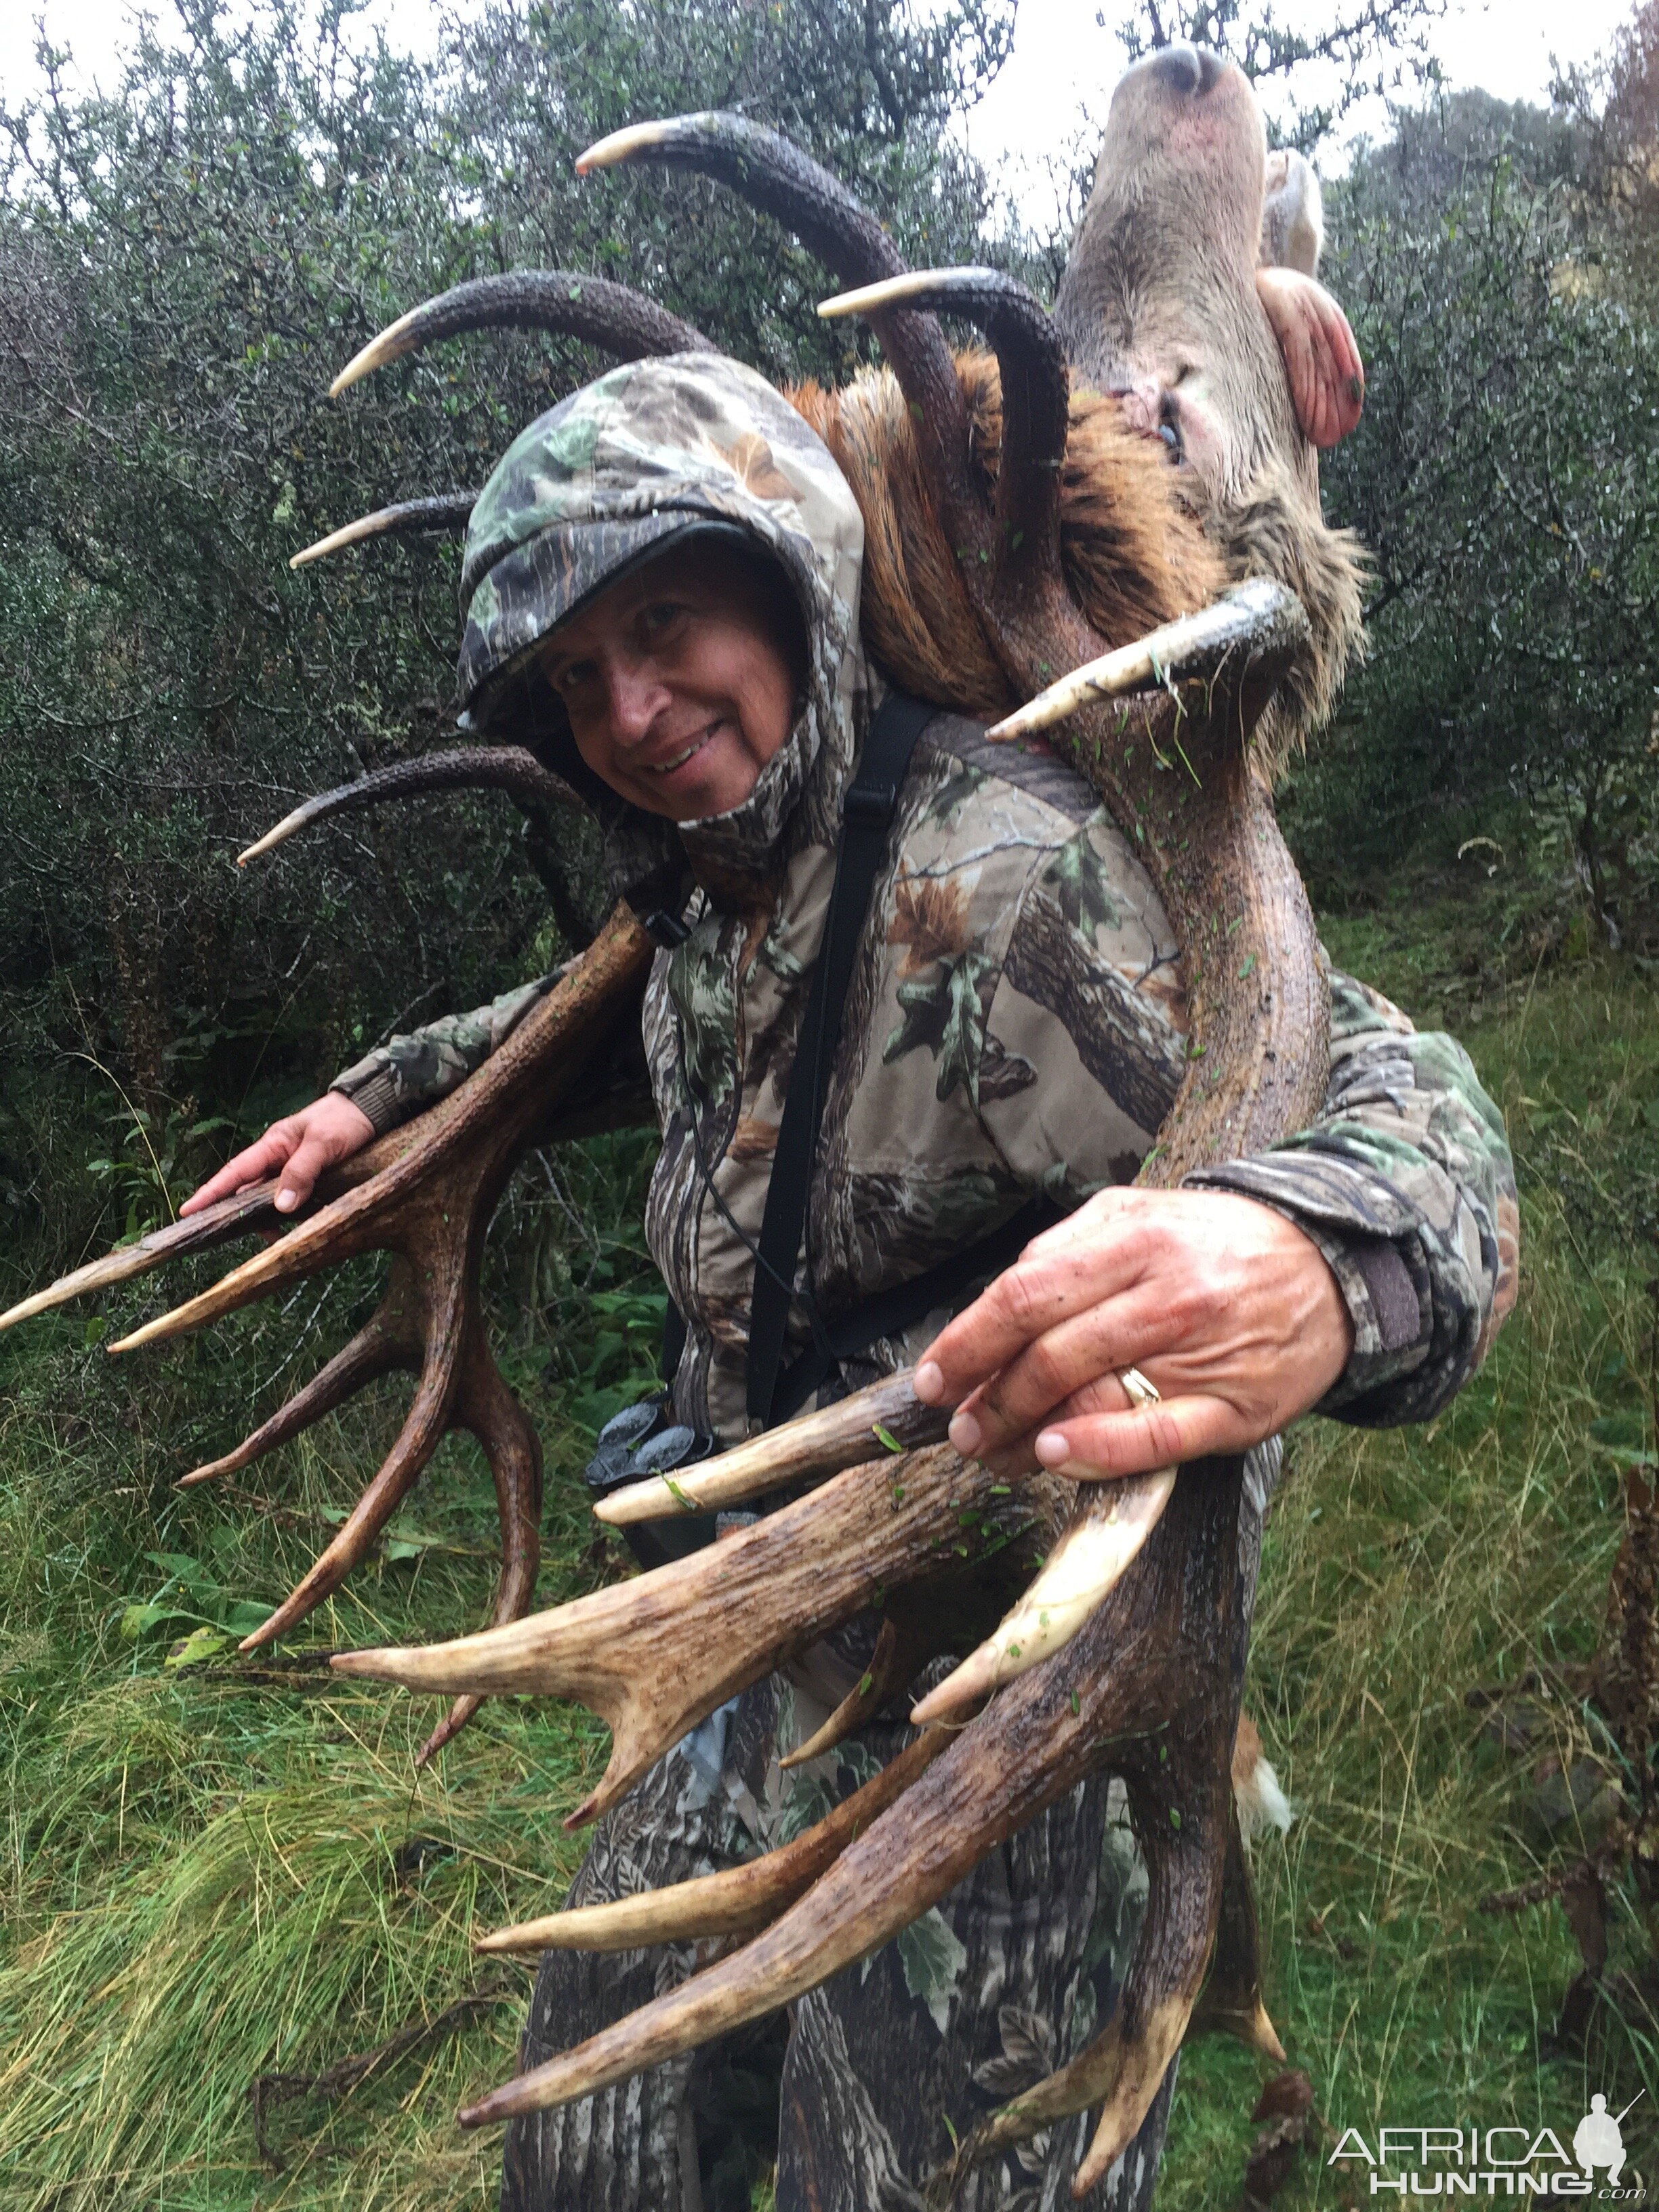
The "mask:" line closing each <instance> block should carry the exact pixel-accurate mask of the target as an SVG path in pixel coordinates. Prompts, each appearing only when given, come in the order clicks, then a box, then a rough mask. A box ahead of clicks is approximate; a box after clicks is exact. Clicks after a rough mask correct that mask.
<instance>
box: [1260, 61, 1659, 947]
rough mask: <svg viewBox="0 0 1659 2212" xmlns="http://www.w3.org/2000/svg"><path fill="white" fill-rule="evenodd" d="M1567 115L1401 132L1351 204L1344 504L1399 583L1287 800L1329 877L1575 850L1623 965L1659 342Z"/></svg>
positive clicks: (1332, 502) (1341, 269)
mask: <svg viewBox="0 0 1659 2212" xmlns="http://www.w3.org/2000/svg"><path fill="white" fill-rule="evenodd" d="M1593 169H1594V164H1593V162H1592V161H1591V159H1590V156H1589V151H1588V142H1587V140H1586V137H1585V134H1584V132H1583V130H1582V129H1580V128H1579V127H1577V125H1575V124H1574V122H1573V121H1572V119H1571V117H1569V116H1568V115H1567V114H1565V112H1561V113H1559V114H1558V115H1556V116H1555V117H1553V118H1550V117H1546V116H1543V115H1541V114H1540V113H1539V112H1536V111H1532V110H1527V109H1524V108H1517V109H1513V110H1504V109H1503V108H1501V107H1499V106H1498V105H1497V103H1495V102H1492V101H1490V100H1486V97H1485V95H1483V94H1463V95H1460V96H1459V97H1458V98H1457V99H1455V100H1450V101H1448V102H1446V103H1444V104H1443V105H1442V106H1439V107H1438V108H1437V109H1434V110H1431V111H1429V112H1425V113H1423V114H1420V115H1415V116H1407V117H1402V118H1400V119H1399V123H1398V128H1397V132H1396V136H1395V139H1394V141H1393V142H1392V143H1390V144H1389V145H1388V146H1386V147H1383V148H1380V149H1373V150H1371V151H1369V152H1367V153H1365V154H1364V155H1363V156H1362V157H1361V158H1360V159H1358V161H1356V163H1355V165H1354V167H1353V169H1352V173H1351V174H1350V175H1349V177H1348V178H1347V179H1346V182H1345V183H1344V184H1343V185H1341V187H1340V190H1339V191H1336V192H1334V194H1332V195H1331V199H1332V207H1331V215H1332V221H1333V227H1334V234H1335V237H1336V240H1337V245H1338V251H1337V254H1336V257H1335V259H1334V265H1333V268H1332V270H1331V272H1330V273H1331V278H1332V282H1333V283H1334V287H1335V289H1336V290H1337V291H1338V293H1339V295H1340V297H1341V298H1342V300H1343V301H1344V302H1345V304H1346V307H1347V309H1348V312H1349V314H1350V316H1351V317H1352V319H1353V322H1354V324H1355V326H1356V329H1357V331H1358V335H1359V338H1360V343H1361V349H1362V351H1363V352H1364V355H1365V357H1366V362H1367V379H1368V384H1367V405H1366V411H1365V416H1364V422H1362V424H1361V426H1360V428H1359V431H1358V434H1357V435H1356V436H1355V437H1354V438H1353V439H1352V441H1350V443H1349V444H1348V445H1347V446H1346V447H1343V448H1341V449H1340V450H1339V451H1338V452H1337V453H1335V454H1334V455H1332V456H1331V457H1330V458H1329V459H1328V463H1327V465H1326V485H1327V496H1328V504H1329V506H1330V507H1331V508H1332V509H1333V511H1334V513H1336V514H1337V515H1338V516H1340V519H1342V520H1346V521H1350V522H1352V523H1353V524H1354V525H1355V526H1357V527H1358V530H1359V532H1360V534H1361V536H1362V538H1364V541H1365V544H1366V545H1367V547H1368V548H1369V550H1370V554H1371V556H1372V559H1373V561H1374V562H1375V566H1376V586H1375V590H1374V593H1373V596H1372V600H1371V605H1370V636H1371V660H1370V667H1369V668H1368V669H1367V670H1366V671H1365V672H1364V676H1363V678H1361V680H1360V681H1359V682H1358V683H1357V684H1355V685H1353V686H1352V688H1351V690H1350V692H1349V696H1348V700H1347V702H1346V708H1345V711H1344V714H1343V719H1342V721H1341V724H1340V726H1339V727H1338V729H1337V730H1336V731H1334V732H1333V733H1332V734H1331V737H1330V738H1329V739H1328V741H1327V742H1326V744H1325V745H1324V746H1323V748H1322V757H1320V758H1319V759H1317V760H1316V763H1314V766H1313V768H1312V770H1311V772H1310V774H1309V775H1307V776H1306V777H1304V778H1303V779H1302V780H1301V783H1300V787H1299V788H1298V790H1297V793H1296V794H1295V797H1294V799H1293V801H1292V811H1291V819H1292V821H1293V822H1294V823H1295V824H1296V825H1297V836H1298V838H1299V843H1300V848H1301V849H1302V850H1303V851H1304V853H1306V854H1309V855H1310V858H1311V860H1312V861H1313V865H1314V866H1315V868H1316V871H1317V870H1318V869H1319V867H1320V866H1321V865H1323V866H1324V867H1325V869H1326V871H1327V876H1329V875H1330V874H1331V873H1333V872H1334V870H1335V869H1336V868H1337V867H1338V866H1342V865H1346V864H1348V863H1351V861H1352V858H1353V857H1354V854H1355V848H1358V850H1359V853H1360V854H1361V855H1363V856H1369V855H1375V856H1376V857H1377V858H1378V859H1383V858H1385V857H1386V856H1387V855H1389V854H1391V853H1392V852H1394V851H1395V850H1397V848H1398V845H1399V842H1400V839H1401V835H1402V831H1403V834H1404V835H1405V836H1407V837H1408V838H1409V837H1410V836H1413V835H1414V834H1418V833H1419V831H1420V830H1421V829H1422V828H1423V827H1425V825H1426V823H1427V817H1430V816H1431V815H1437V816H1438V817H1440V821H1441V825H1442V833H1443V834H1444V831H1445V830H1446V829H1452V830H1454V831H1455V833H1456V834H1459V835H1462V834H1464V833H1466V832H1467V831H1468V830H1469V829H1478V830H1480V831H1486V832H1492V831H1496V832H1497V834H1498V836H1499V838H1500V840H1501V839H1503V838H1504V836H1507V835H1508V834H1509V832H1508V830H1507V829H1506V826H1505V824H1506V822H1507V821H1509V820H1511V819H1514V818H1515V817H1522V819H1523V820H1524V821H1525V822H1526V823H1528V829H1525V830H1522V835H1527V834H1530V835H1532V836H1534V837H1535V836H1537V835H1538V834H1539V833H1540V832H1548V831H1551V830H1553V829H1559V831H1560V832H1561V833H1562V836H1561V842H1562V843H1563V844H1564V845H1565V848H1566V855H1565V856H1566V857H1567V858H1568V859H1569V860H1570V862H1571V866H1573V868H1574V869H1576V871H1577V873H1578V875H1579V876H1580V878H1582V881H1583V886H1584V890H1585V891H1586V893H1587V894H1588V897H1589V903H1590V905H1591V907H1592V908H1593V909H1594V911H1595V913H1596V914H1597V915H1599V916H1601V921H1602V926H1603V927H1605V928H1606V930H1607V933H1609V936H1610V938H1611V939H1612V941H1613V942H1615V943H1616V942H1618V941H1619V939H1620V936H1621V934H1632V935H1635V936H1638V937H1639V936H1641V935H1643V934H1644V933H1650V932H1651V931H1652V930H1653V929H1654V928H1655V927H1656V924H1659V913H1656V907H1659V720H1656V711H1655V710H1656V701H1659V691H1656V675H1659V670H1656V665H1655V660H1654V652H1653V641H1654V638H1655V635H1656V634H1659V326H1656V324H1655V322H1654V320H1653V319H1652V317H1651V316H1650V313H1649V312H1648V309H1647V305H1646V303H1645V301H1644V300H1642V299H1641V298H1640V297H1638V295H1635V294H1633V293H1632V290H1631V289H1630V288H1629V287H1627V286H1626V284H1624V283H1622V282H1621V281H1620V276H1619V271H1618V264H1617V263H1616V261H1615V260H1613V258H1611V257H1610V256H1609V254H1608V252H1607V244H1608V241H1609V238H1610V231H1609V219H1608V216H1607V204H1606V202H1605V198H1601V199H1598V198H1597V197H1595V196H1594V195H1593V193H1592V192H1591V191H1590V189H1589V181H1588V180H1589V179H1590V177H1591V175H1592V172H1593Z"/></svg>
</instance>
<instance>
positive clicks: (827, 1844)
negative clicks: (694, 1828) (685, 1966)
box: [474, 1729, 951, 1951]
mask: <svg viewBox="0 0 1659 2212" xmlns="http://www.w3.org/2000/svg"><path fill="white" fill-rule="evenodd" d="M949 1741H951V1739H950V1736H949V1735H948V1733H947V1732H946V1731H945V1729H927V1732H926V1733H925V1734H924V1735H919V1736H918V1737H917V1738H916V1740H915V1742H914V1743H913V1744H910V1745H908V1746H907V1747H906V1748H905V1749H904V1750H903V1751H901V1752H900V1753H898V1754H897V1755H896V1757H895V1758H893V1759H889V1761H888V1762H887V1764H886V1765H885V1766H884V1767H883V1768H882V1770H881V1771H880V1773H879V1774H874V1775H872V1776H871V1778H870V1779H869V1781H868V1782H866V1784H864V1786H863V1787H862V1788H861V1789H860V1790H854V1792H853V1795H852V1796H850V1797H844V1798H843V1799H842V1802H841V1803H840V1804H839V1805H837V1806H836V1808H835V1809H834V1810H833V1811H832V1812H829V1813H828V1814H825V1815H824V1817H823V1820H819V1821H817V1822H816V1823H815V1824H814V1825H813V1826H811V1827H810V1828H808V1829H806V1830H805V1832H803V1833H802V1834H800V1835H799V1836H797V1837H796V1838H794V1840H793V1842H792V1843H788V1844H783V1845H782V1846H781V1848H780V1849H779V1850H775V1851H768V1852H766V1853H765V1854H764V1855H763V1857H760V1858H757V1859H749V1860H746V1861H745V1862H744V1864H743V1865H741V1866H736V1867H728V1868H726V1869H725V1870H724V1871H723V1872H721V1873H720V1874H709V1875H698V1876H697V1877H696V1879H695V1880H694V1881H682V1882H675V1883H672V1884H671V1885H670V1887H668V1888H666V1889H653V1890H647V1891H646V1892H645V1893H643V1894H642V1895H641V1896H637V1897H622V1898H618V1899H616V1900H615V1901H614V1902H613V1903H611V1904H609V1905H579V1906H577V1907H575V1908H574V1909H573V1910H570V1911H564V1912H550V1913H548V1914H546V1915H545V1916H544V1917H543V1918H541V1919H539V1920H527V1921H523V1922H520V1923H519V1924H518V1925H517V1926H515V1927H511V1928H497V1929H494V1930H493V1931H492V1932H491V1933H490V1934H489V1935H488V1936H481V1937H480V1938H479V1939H478V1942H477V1944H476V1946H475V1947H474V1948H476V1949H477V1950H480V1951H632V1950H635V1949H637V1948H640V1947H641V1945H644V1944H647V1943H684V1942H691V1941H693V1940H694V1939H696V1938H700V1937H704V1936H751V1935H754V1934H755V1933H757V1930H759V1929H762V1928H764V1927H765V1926H766V1925H767V1923H769V1921H772V1920H775V1918H776V1917H777V1916H778V1914H779V1913H780V1912H781V1911H783V1910H784V1908H785V1907H786V1906H787V1905H793V1903H794V1902H795V1899H797V1898H798V1897H799V1896H801V1895H802V1894H803V1893H805V1891H806V1890H808V1889H810V1888H811V1886H812V1884H813V1883H814V1882H815V1881H817V1878H818V1876H819V1875H821V1874H822V1873H823V1870H824V1869H825V1868H826V1867H827V1866H829V1864H830V1863H832V1861H834V1860H835V1859H836V1857H839V1855H840V1854H841V1852H842V1851H843V1850H845V1849H846V1847H847V1845H848V1844H850V1843H851V1842H852V1840H853V1838H854V1837H855V1836H857V1835H859V1834H860V1833H861V1832H862V1831H863V1830H864V1829H865V1828H866V1827H867V1826H869V1824H870V1822H871V1821H872V1820H874V1819H875V1818H876V1816H877V1814H878V1813H884V1812H885V1811H886V1809H887V1808H888V1807H889V1806H890V1804H892V1803H893V1802H894V1801H895V1800H896V1798H897V1797H898V1796H900V1795H901V1794H902V1792H903V1791H904V1790H908V1788H909V1786H910V1784H912V1783H913V1782H914V1781H915V1779H916V1778H917V1776H918V1775H919V1774H921V1773H923V1772H924V1771H926V1770H927V1768H928V1767H929V1766H931V1765H933V1761H934V1760H935V1759H937V1758H938V1757H939V1753H941V1752H942V1751H943V1750H944V1749H945V1745H946V1744H947V1743H949Z"/></svg>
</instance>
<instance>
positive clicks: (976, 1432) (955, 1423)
mask: <svg viewBox="0 0 1659 2212" xmlns="http://www.w3.org/2000/svg"><path fill="white" fill-rule="evenodd" d="M981 1434H982V1431H981V1428H980V1425H979V1423H978V1422H977V1421H976V1420H975V1419H974V1417H973V1415H972V1414H971V1413H958V1414H957V1415H956V1417H955V1419H953V1420H952V1421H951V1443H953V1444H954V1445H955V1446H956V1448H957V1450H958V1451H959V1452H960V1453H961V1454H962V1455H963V1458H964V1459H968V1458H970V1457H971V1456H972V1455H973V1454H974V1453H975V1452H976V1451H977V1450H978V1449H979V1440H980V1437H981Z"/></svg>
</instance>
